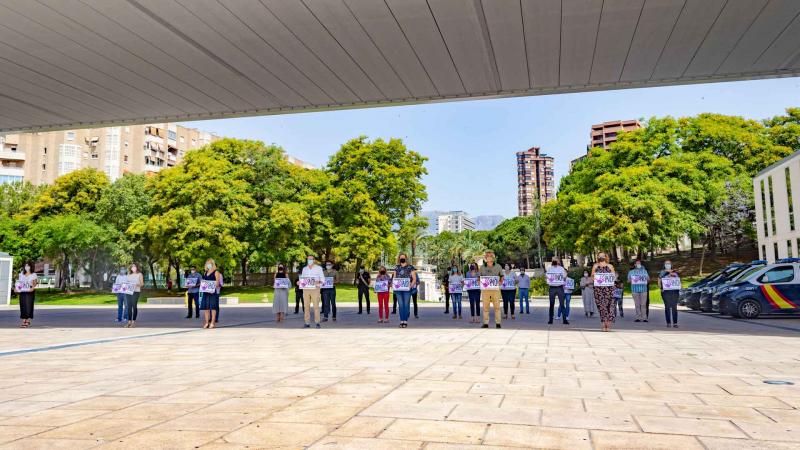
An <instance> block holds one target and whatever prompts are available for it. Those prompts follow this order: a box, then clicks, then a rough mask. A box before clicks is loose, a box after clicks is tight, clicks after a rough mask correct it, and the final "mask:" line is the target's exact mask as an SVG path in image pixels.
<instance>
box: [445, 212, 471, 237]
mask: <svg viewBox="0 0 800 450" xmlns="http://www.w3.org/2000/svg"><path fill="white" fill-rule="evenodd" d="M436 228H437V230H438V232H439V233H442V232H445V231H449V232H451V233H461V232H462V231H466V230H470V231H474V230H475V222H474V221H473V220H472V219H471V218H470V217H469V216H468V215H467V213H465V212H464V211H450V212H448V213H446V214H439V215H438V216H437V217H436Z"/></svg>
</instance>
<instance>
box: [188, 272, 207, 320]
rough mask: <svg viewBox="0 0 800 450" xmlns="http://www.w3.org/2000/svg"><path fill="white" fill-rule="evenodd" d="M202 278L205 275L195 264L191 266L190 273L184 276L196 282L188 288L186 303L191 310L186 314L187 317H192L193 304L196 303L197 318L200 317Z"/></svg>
mask: <svg viewBox="0 0 800 450" xmlns="http://www.w3.org/2000/svg"><path fill="white" fill-rule="evenodd" d="M202 279H203V277H202V276H200V274H199V273H197V268H196V267H195V266H192V267H190V268H189V274H188V275H186V277H185V278H184V280H186V281H189V280H192V281H193V282H194V284H193V285H192V286H190V287H188V288H187V289H186V298H187V301H186V304H187V305H188V306H189V311H188V313H187V315H186V318H187V319H191V318H192V304H194V310H195V316H194V317H195V319H198V318H200V280H202Z"/></svg>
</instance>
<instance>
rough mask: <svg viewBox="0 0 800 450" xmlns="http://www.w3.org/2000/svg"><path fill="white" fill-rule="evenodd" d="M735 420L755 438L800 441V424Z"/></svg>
mask: <svg viewBox="0 0 800 450" xmlns="http://www.w3.org/2000/svg"><path fill="white" fill-rule="evenodd" d="M733 422H734V423H735V424H736V425H737V426H738V427H739V428H741V429H742V430H744V431H745V433H747V435H749V436H750V437H752V438H753V439H761V440H765V441H791V442H800V426H797V425H795V424H782V423H773V424H766V423H749V422H744V421H740V420H735V419H734V421H733ZM799 445H800V444H799Z"/></svg>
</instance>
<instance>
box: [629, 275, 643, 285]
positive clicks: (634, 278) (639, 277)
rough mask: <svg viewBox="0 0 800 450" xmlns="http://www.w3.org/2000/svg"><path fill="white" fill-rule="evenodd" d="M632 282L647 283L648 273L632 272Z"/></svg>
mask: <svg viewBox="0 0 800 450" xmlns="http://www.w3.org/2000/svg"><path fill="white" fill-rule="evenodd" d="M631 284H647V275H633V274H631Z"/></svg>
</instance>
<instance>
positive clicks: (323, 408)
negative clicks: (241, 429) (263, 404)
mask: <svg viewBox="0 0 800 450" xmlns="http://www.w3.org/2000/svg"><path fill="white" fill-rule="evenodd" d="M361 409H362V408H361V407H358V406H355V407H353V406H341V405H326V404H324V403H318V404H306V405H301V406H297V405H292V406H289V407H287V408H285V409H282V410H280V411H275V412H273V413H271V414H270V415H268V416H267V417H266V420H268V421H270V422H296V423H317V424H327V425H339V424H343V423H345V422H347V421H348V420H350V418H351V417H353V416H354V415H356V414H357V413H358V412H359V411H361Z"/></svg>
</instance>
